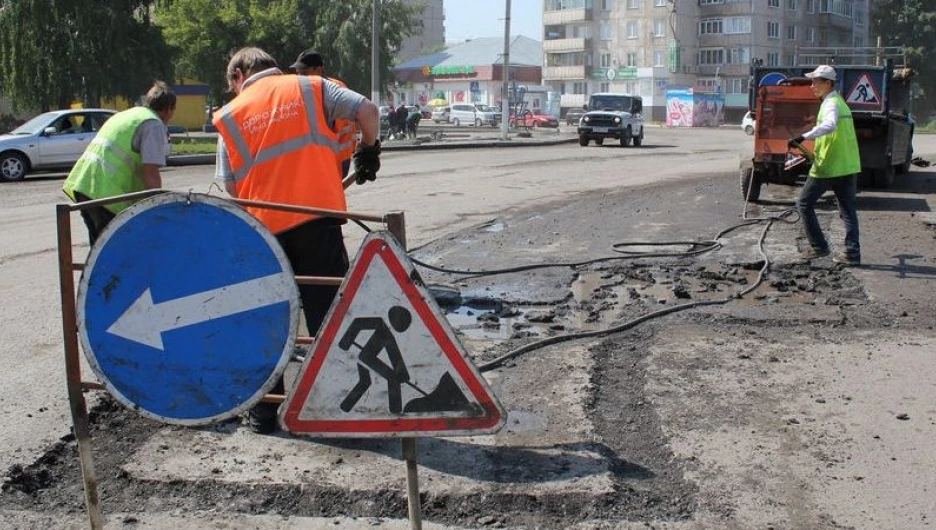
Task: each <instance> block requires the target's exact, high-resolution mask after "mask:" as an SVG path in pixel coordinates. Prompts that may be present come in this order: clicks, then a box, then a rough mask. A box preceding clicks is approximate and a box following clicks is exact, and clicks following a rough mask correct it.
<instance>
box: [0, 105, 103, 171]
mask: <svg viewBox="0 0 936 530" xmlns="http://www.w3.org/2000/svg"><path fill="white" fill-rule="evenodd" d="M114 114H116V112H115V111H113V110H110V109H68V110H56V111H52V112H46V113H45V114H40V115H38V116H36V117H35V118H33V119H31V120H29V121H27V122H26V123H24V124H22V125H20V126H19V127H17V128H15V129H13V130H12V131H10V132H9V133H8V134H4V135H0V180H8V181H12V180H22V179H23V178H25V177H26V175H27V174H28V173H31V172H33V171H40V170H50V169H69V168H71V167H72V166H73V165H74V164H75V162H77V161H78V158H80V157H81V154H82V153H84V150H85V147H87V146H88V144H89V143H91V140H93V139H94V137H95V136H96V135H97V132H98V131H99V130H100V129H101V126H102V125H104V122H105V121H107V119H108V118H110V117H111V116H113V115H114Z"/></svg>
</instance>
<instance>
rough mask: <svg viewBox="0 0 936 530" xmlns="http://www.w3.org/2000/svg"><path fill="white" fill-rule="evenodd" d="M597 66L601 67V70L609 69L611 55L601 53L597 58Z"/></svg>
mask: <svg viewBox="0 0 936 530" xmlns="http://www.w3.org/2000/svg"><path fill="white" fill-rule="evenodd" d="M598 66H600V67H602V68H610V67H611V54H610V53H602V54H601V55H599V56H598Z"/></svg>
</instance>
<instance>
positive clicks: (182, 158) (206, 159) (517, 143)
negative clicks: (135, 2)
mask: <svg viewBox="0 0 936 530" xmlns="http://www.w3.org/2000/svg"><path fill="white" fill-rule="evenodd" d="M575 142H578V137H577V136H576V137H571V138H568V137H565V138H553V139H542V140H537V139H527V138H522V139H521V138H518V139H513V140H468V141H453V142H446V143H442V142H426V143H421V144H407V145H393V144H392V143H391V144H390V145H382V146H381V151H384V152H393V151H440V150H446V149H481V148H485V147H543V146H550V145H562V144H570V143H575ZM214 163H215V154H214V153H210V154H201V155H169V157H168V158H167V159H166V165H167V166H171V167H178V166H202V165H209V164H214Z"/></svg>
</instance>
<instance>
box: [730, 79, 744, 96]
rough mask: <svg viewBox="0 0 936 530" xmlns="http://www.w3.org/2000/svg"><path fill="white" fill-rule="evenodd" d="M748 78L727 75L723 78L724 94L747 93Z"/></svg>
mask: <svg viewBox="0 0 936 530" xmlns="http://www.w3.org/2000/svg"><path fill="white" fill-rule="evenodd" d="M747 85H748V79H747V78H746V77H729V78H727V79H725V93H726V94H747Z"/></svg>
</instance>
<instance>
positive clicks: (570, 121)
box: [565, 108, 585, 125]
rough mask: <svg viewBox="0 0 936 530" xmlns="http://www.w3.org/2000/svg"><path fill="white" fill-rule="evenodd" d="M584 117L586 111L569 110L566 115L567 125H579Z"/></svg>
mask: <svg viewBox="0 0 936 530" xmlns="http://www.w3.org/2000/svg"><path fill="white" fill-rule="evenodd" d="M584 115H585V109H576V108H572V109H569V110H568V112H566V115H565V121H566V125H578V123H579V120H581V119H582V116H584Z"/></svg>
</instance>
